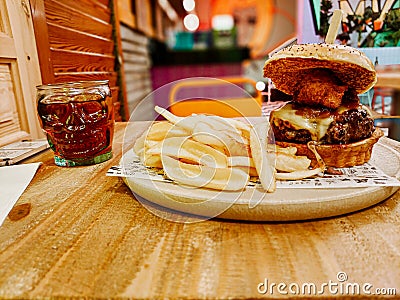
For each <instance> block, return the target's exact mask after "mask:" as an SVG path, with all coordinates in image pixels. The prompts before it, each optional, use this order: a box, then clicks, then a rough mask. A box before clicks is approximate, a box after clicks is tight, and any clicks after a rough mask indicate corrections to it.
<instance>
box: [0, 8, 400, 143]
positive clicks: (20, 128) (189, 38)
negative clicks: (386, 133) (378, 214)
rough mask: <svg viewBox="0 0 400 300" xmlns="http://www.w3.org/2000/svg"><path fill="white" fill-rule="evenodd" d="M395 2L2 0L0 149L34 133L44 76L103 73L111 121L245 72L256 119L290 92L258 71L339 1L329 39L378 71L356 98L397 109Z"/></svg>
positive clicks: (321, 27)
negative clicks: (187, 83)
mask: <svg viewBox="0 0 400 300" xmlns="http://www.w3.org/2000/svg"><path fill="white" fill-rule="evenodd" d="M399 7H400V5H399V0H386V1H378V0H368V1H367V0H360V1H358V0H346V1H337V0H332V1H325V0H280V1H278V0H275V1H274V0H240V1H239V0H236V1H234V0H81V1H73V0H57V1H56V0H30V1H28V0H22V1H14V0H0V43H1V44H2V46H1V48H0V95H1V101H0V128H1V131H0V145H4V144H6V143H9V142H12V141H15V140H20V139H24V138H37V137H41V136H42V132H41V130H40V127H39V125H38V122H37V117H36V99H35V92H36V88H35V87H36V85H39V84H42V83H43V84H47V83H59V82H66V81H75V80H97V79H108V80H109V81H110V86H111V88H112V92H113V101H114V108H115V115H116V120H117V121H128V120H129V118H130V116H131V114H132V113H135V116H136V117H137V118H138V119H142V120H152V119H154V117H155V114H154V105H160V106H163V107H169V105H170V103H171V99H170V98H171V88H172V87H173V83H174V82H176V81H177V80H181V79H187V78H193V77H207V78H208V77H212V78H230V79H235V80H236V82H238V81H237V80H242V79H243V80H245V81H246V82H245V83H244V84H243V88H244V89H246V91H247V92H248V93H249V94H250V95H252V96H257V97H258V96H259V95H261V96H260V99H261V100H260V101H261V104H260V105H261V110H260V111H257V114H258V113H260V114H262V115H268V113H269V112H270V111H271V110H272V109H274V108H276V107H279V106H280V105H281V104H282V103H284V102H285V101H288V100H290V96H288V95H285V94H282V93H280V92H279V91H277V90H276V89H274V86H273V83H272V82H270V81H269V80H268V78H264V77H263V72H262V68H263V65H264V62H265V60H266V59H267V58H268V57H269V56H270V55H271V54H272V53H273V52H275V51H277V50H278V49H280V48H282V47H285V46H288V45H290V44H293V43H315V42H317V43H318V42H323V41H324V37H325V35H326V32H327V28H328V27H329V23H330V18H331V15H332V13H333V10H334V9H336V8H340V9H342V10H343V11H344V16H343V20H342V24H341V26H340V29H339V33H338V37H337V40H336V43H341V44H347V45H351V46H353V47H357V48H360V49H361V50H362V51H364V52H365V53H366V54H367V56H368V57H370V59H371V60H372V61H373V63H374V64H375V66H376V68H377V71H379V72H378V74H379V78H378V84H377V86H376V88H374V89H373V90H371V91H370V92H368V93H366V94H365V95H360V97H361V100H362V102H363V103H364V104H367V105H370V106H371V107H372V108H373V109H374V110H376V111H377V112H378V113H380V114H385V115H387V116H391V115H398V114H400V113H398V112H397V110H398V109H397V105H395V104H396V101H394V99H397V98H398V96H399V95H398V94H399V92H398V91H399V89H400V87H399V85H400V84H399V80H400V78H399V74H400V69H399V67H398V66H399V64H400V51H399V50H400V48H399V47H398V46H399V45H400V43H399V41H400V8H399ZM248 80H250V81H248ZM155 91H159V92H155ZM399 101H400V100H399ZM386 119H388V118H386ZM386 119H385V120H382V122H383V121H384V122H387V121H386ZM392 119H393V120H394V121H393V122H392V124H395V123H396V122H397V121H396V118H392ZM396 124H397V123H396ZM396 126H397V125H396ZM397 127H398V126H397ZM397 127H396V128H397ZM396 128H395V129H393V130H392V132H393V131H395V130H397V129H396Z"/></svg>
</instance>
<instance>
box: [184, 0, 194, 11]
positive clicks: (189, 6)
mask: <svg viewBox="0 0 400 300" xmlns="http://www.w3.org/2000/svg"><path fill="white" fill-rule="evenodd" d="M195 7H196V3H195V2H194V0H183V8H184V9H185V10H186V11H192V10H194V8H195Z"/></svg>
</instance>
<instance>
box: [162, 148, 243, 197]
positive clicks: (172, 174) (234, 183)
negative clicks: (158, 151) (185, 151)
mask: <svg viewBox="0 0 400 300" xmlns="http://www.w3.org/2000/svg"><path fill="white" fill-rule="evenodd" d="M161 160H162V164H163V167H164V171H165V173H166V175H167V176H168V177H169V178H170V179H172V180H174V181H175V182H177V183H180V184H184V185H189V186H193V187H199V188H210V189H216V190H221V191H238V190H243V189H244V188H245V187H246V185H247V183H248V181H249V175H248V174H247V173H246V172H243V171H242V170H239V169H233V168H211V167H207V166H200V165H194V164H187V163H182V162H180V161H179V160H176V159H174V158H171V157H169V156H166V155H163V156H161Z"/></svg>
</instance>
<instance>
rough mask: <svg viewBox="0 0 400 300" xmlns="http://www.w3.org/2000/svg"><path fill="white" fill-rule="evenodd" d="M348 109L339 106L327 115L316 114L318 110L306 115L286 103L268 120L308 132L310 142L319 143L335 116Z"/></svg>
mask: <svg viewBox="0 0 400 300" xmlns="http://www.w3.org/2000/svg"><path fill="white" fill-rule="evenodd" d="M353 108H354V107H353ZM363 108H364V107H363ZM349 109H350V108H349V107H346V106H340V107H339V108H338V109H337V110H336V111H335V112H334V113H327V111H325V113H324V111H322V110H321V111H320V113H318V110H314V111H313V113H307V111H306V110H305V111H303V110H299V109H295V108H294V106H293V104H292V103H288V104H286V105H285V106H283V107H281V108H280V109H278V110H275V111H273V112H272V113H271V116H270V119H271V122H274V120H275V119H280V120H282V121H287V122H289V123H290V124H291V127H293V128H294V129H296V130H299V129H306V130H308V131H309V132H310V134H311V138H312V140H314V141H319V140H320V139H321V138H322V137H323V136H324V135H325V134H326V132H327V131H328V128H329V125H331V123H332V122H333V121H334V120H335V115H336V116H337V115H340V114H342V113H344V112H345V111H346V110H349ZM367 112H369V110H367Z"/></svg>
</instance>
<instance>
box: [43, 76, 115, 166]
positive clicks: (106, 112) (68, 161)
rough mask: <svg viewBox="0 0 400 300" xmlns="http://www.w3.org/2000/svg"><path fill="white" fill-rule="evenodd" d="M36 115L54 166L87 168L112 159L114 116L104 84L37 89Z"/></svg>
mask: <svg viewBox="0 0 400 300" xmlns="http://www.w3.org/2000/svg"><path fill="white" fill-rule="evenodd" d="M38 114H39V119H40V122H41V125H42V128H43V130H44V131H45V132H46V135H47V140H48V142H49V145H50V147H51V149H52V150H53V151H54V154H55V163H56V164H57V165H60V166H77V165H91V164H96V163H100V162H103V161H106V160H108V159H110V158H111V157H112V140H113V132H114V112H113V104H112V98H111V92H110V88H109V86H108V82H107V81H89V82H74V83H66V84H60V85H45V86H39V87H38Z"/></svg>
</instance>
